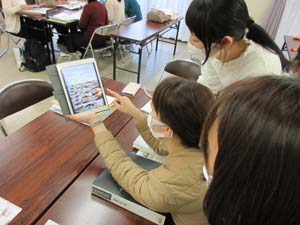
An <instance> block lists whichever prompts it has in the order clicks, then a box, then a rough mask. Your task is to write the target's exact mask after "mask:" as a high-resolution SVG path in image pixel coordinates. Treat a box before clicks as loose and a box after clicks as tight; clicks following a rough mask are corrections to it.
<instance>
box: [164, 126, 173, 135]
mask: <svg viewBox="0 0 300 225" xmlns="http://www.w3.org/2000/svg"><path fill="white" fill-rule="evenodd" d="M164 136H165V137H173V130H172V129H171V128H170V127H167V126H166V128H164Z"/></svg>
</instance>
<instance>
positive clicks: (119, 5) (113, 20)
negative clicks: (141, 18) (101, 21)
mask: <svg viewBox="0 0 300 225" xmlns="http://www.w3.org/2000/svg"><path fill="white" fill-rule="evenodd" d="M105 7H106V9H107V15H108V22H109V23H110V24H120V23H121V22H123V21H124V20H125V19H126V16H125V3H124V0H106V2H105Z"/></svg>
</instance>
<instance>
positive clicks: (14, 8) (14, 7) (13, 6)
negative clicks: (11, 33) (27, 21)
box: [2, 0, 26, 15]
mask: <svg viewBox="0 0 300 225" xmlns="http://www.w3.org/2000/svg"><path fill="white" fill-rule="evenodd" d="M24 4H26V3H25V1H24ZM2 7H3V10H4V12H5V14H7V15H14V14H16V13H17V12H19V11H21V4H18V3H17V2H16V0H2Z"/></svg>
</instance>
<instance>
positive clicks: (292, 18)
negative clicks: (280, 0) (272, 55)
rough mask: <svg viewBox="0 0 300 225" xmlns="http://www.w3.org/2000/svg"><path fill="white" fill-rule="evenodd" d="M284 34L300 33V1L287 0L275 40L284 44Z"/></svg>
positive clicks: (280, 44) (279, 44) (279, 43)
mask: <svg viewBox="0 0 300 225" xmlns="http://www.w3.org/2000/svg"><path fill="white" fill-rule="evenodd" d="M284 35H290V36H294V35H298V36H299V35H300V1H299V0H286V6H285V9H284V12H283V15H282V19H281V22H280V25H279V28H278V32H277V35H276V37H275V42H276V43H277V44H278V46H282V45H283V42H284Z"/></svg>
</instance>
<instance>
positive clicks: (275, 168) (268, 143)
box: [201, 76, 300, 225]
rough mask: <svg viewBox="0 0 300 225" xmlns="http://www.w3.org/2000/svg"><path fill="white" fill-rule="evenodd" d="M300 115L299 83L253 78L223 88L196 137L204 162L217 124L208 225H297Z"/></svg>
mask: <svg viewBox="0 0 300 225" xmlns="http://www.w3.org/2000/svg"><path fill="white" fill-rule="evenodd" d="M299 113H300V80H299V79H295V78H288V77H279V76H266V77H256V78H250V79H245V80H242V81H239V82H236V83H234V84H232V85H231V86H229V87H227V88H226V89H224V90H223V92H222V93H221V97H220V98H219V99H217V101H216V103H215V105H214V106H213V107H212V109H211V112H210V114H209V116H208V118H207V120H206V121H205V125H204V129H203V132H202V136H201V148H202V149H203V150H204V154H205V158H206V160H207V157H208V154H209V152H208V151H209V148H208V134H209V130H210V128H211V126H212V124H213V123H214V122H215V121H216V122H217V126H218V153H217V157H216V161H215V164H214V172H213V179H212V182H211V183H210V186H209V189H208V192H207V194H206V196H205V200H204V212H205V214H206V216H207V218H208V221H209V224H211V225H246V224H247V225H248V224H251V225H252V224H255V225H283V224H284V225H295V224H300V214H299V212H300V211H299V209H300V191H299V190H300V132H299V131H300V119H299ZM216 118H217V120H216Z"/></svg>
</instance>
